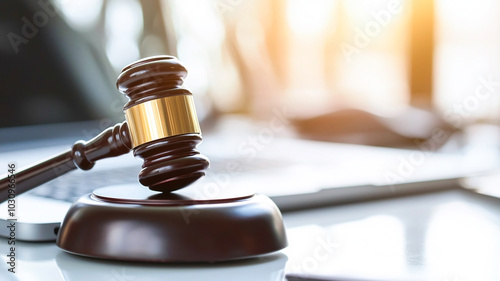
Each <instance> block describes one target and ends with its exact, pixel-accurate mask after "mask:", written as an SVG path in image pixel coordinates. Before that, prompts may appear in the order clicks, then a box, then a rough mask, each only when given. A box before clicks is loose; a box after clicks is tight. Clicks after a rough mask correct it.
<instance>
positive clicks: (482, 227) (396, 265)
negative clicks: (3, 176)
mask: <svg viewBox="0 0 500 281" xmlns="http://www.w3.org/2000/svg"><path fill="white" fill-rule="evenodd" d="M284 219H285V224H286V226H287V232H288V237H289V243H290V246H289V247H288V248H286V249H285V250H283V251H281V252H279V253H275V254H271V255H268V256H265V257H261V258H257V259H249V260H243V261H236V262H229V263H214V264H146V263H139V264H138V263H126V262H114V261H104V260H97V259H90V258H83V257H78V256H74V255H70V254H67V253H65V252H62V251H61V250H59V249H58V248H57V247H56V246H55V245H54V244H52V243H22V242H17V243H16V246H17V247H16V249H17V253H16V255H17V257H18V259H17V261H18V264H17V273H16V274H12V273H9V272H8V271H7V265H6V255H7V253H8V248H9V245H8V244H7V240H6V239H1V240H0V254H1V258H2V261H3V262H2V264H1V265H0V279H1V280H20V281H28V280H29V281H33V280H54V281H60V280H67V281H75V280H76V281H79V280H85V281H87V280H95V281H97V280H106V281H108V280H109V281H131V280H141V281H142V280H252V281H256V280H259V281H260V280H266V281H267V280H269V281H278V280H284V274H285V273H290V272H295V273H302V274H320V275H331V276H336V275H338V276H350V277H359V278H371V279H381V280H388V279H394V280H406V279H407V280H439V281H467V280H471V281H478V280H500V269H498V264H500V203H499V202H498V201H497V200H495V199H490V198H484V197H481V196H478V195H474V194H472V193H469V192H466V191H461V190H452V191H446V192H439V193H431V194H425V195H418V196H413V197H403V198H396V199H390V200H389V199H388V200H380V201H373V202H366V203H359V204H350V205H343V206H336V207H328V208H318V209H313V210H306V211H300V212H299V211H298V212H293V213H285V214H284Z"/></svg>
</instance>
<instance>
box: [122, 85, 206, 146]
mask: <svg viewBox="0 0 500 281" xmlns="http://www.w3.org/2000/svg"><path fill="white" fill-rule="evenodd" d="M125 118H126V119H127V122H128V127H129V131H130V137H131V138H132V146H133V147H137V146H139V145H141V144H143V143H146V142H150V141H153V140H157V139H161V138H164V137H170V136H174V135H181V134H189V133H198V134H199V133H201V130H200V124H199V123H198V117H197V116H196V111H195V109H194V101H193V96H186V95H179V96H169V97H165V98H160V99H156V100H150V101H147V102H144V103H140V104H138V105H135V106H133V107H131V108H129V109H127V110H126V111H125Z"/></svg>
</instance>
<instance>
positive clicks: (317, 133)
mask: <svg viewBox="0 0 500 281" xmlns="http://www.w3.org/2000/svg"><path fill="white" fill-rule="evenodd" d="M292 123H293V124H294V125H295V127H296V128H297V131H298V132H299V134H301V135H302V136H303V137H305V138H309V139H314V140H321V141H333V142H342V143H355V144H364V145H373V146H386V147H412V146H415V144H417V143H420V142H423V141H425V140H427V139H430V138H432V137H433V136H434V135H436V134H437V133H439V135H440V136H441V135H442V136H450V135H451V132H452V131H454V130H455V129H454V128H453V127H451V126H450V125H448V124H447V123H446V122H444V121H443V120H441V119H440V118H438V117H437V116H436V115H435V114H433V113H431V112H428V111H423V110H419V109H415V108H409V109H408V110H406V111H405V112H404V113H402V114H399V115H397V116H393V117H382V116H378V115H375V114H372V113H369V112H366V111H362V110H358V109H344V110H339V111H335V112H331V113H327V114H323V115H318V116H315V117H312V118H306V119H295V120H293V121H292ZM436 130H438V131H436ZM444 143H445V141H441V142H440V145H443V144H444Z"/></svg>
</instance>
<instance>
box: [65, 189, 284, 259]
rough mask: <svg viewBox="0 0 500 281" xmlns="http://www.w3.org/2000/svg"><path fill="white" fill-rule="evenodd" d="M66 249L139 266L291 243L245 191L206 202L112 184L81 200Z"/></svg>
mask: <svg viewBox="0 0 500 281" xmlns="http://www.w3.org/2000/svg"><path fill="white" fill-rule="evenodd" d="M57 245H58V246H59V247H60V248H61V249H63V250H64V251H66V252H69V253H72V254H76V255H81V256H87V257H93V258H102V259H112V260H123V261H137V262H217V261H227V260H237V259H244V258H250V257H256V256H260V255H264V254H268V253H272V252H275V251H279V250H281V249H283V248H285V247H286V246H287V239H286V234H285V229H284V226H283V221H282V217H281V213H280V211H279V209H278V208H277V207H276V205H275V204H274V202H273V201H271V199H269V198H268V197H266V196H264V195H260V194H251V193H246V192H239V193H232V194H222V193H221V194H218V196H217V197H213V196H212V197H211V198H210V199H206V198H205V197H204V196H202V195H201V194H200V193H193V192H192V191H191V190H190V189H189V188H186V189H185V190H182V191H179V192H176V193H169V194H165V193H160V192H155V191H152V190H149V189H146V188H141V187H140V186H136V185H125V186H110V187H104V188H100V189H97V190H95V191H94V192H93V193H92V194H88V195H85V196H83V197H81V198H80V199H79V200H77V201H76V202H75V203H74V204H73V205H72V206H71V208H70V210H69V211H68V213H67V214H66V217H65V219H64V221H63V223H62V225H61V229H60V230H59V234H58V239H57Z"/></svg>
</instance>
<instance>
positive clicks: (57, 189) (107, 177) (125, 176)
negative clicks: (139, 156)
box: [28, 167, 140, 202]
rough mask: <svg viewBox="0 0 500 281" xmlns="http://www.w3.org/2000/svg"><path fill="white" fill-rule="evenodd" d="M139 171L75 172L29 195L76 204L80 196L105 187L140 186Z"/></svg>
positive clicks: (137, 169)
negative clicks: (133, 184)
mask: <svg viewBox="0 0 500 281" xmlns="http://www.w3.org/2000/svg"><path fill="white" fill-rule="evenodd" d="M139 171H140V167H125V168H121V169H116V170H104V171H92V170H91V171H73V172H70V173H68V174H66V175H64V176H62V177H59V178H57V179H54V180H52V181H50V182H48V183H45V184H43V185H41V186H39V187H37V188H35V189H33V190H30V191H29V192H28V194H30V195H36V196H41V197H46V198H51V199H57V200H62V201H66V202H74V201H75V200H76V199H78V198H79V197H80V196H82V195H84V194H87V193H91V192H92V191H94V190H95V189H96V188H100V187H103V186H108V185H117V184H130V183H134V182H137V184H139V182H138V179H137V175H138V174H139Z"/></svg>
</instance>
